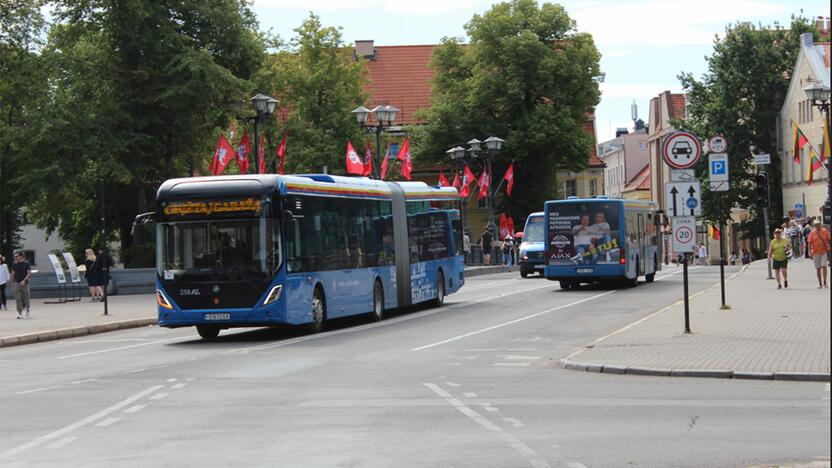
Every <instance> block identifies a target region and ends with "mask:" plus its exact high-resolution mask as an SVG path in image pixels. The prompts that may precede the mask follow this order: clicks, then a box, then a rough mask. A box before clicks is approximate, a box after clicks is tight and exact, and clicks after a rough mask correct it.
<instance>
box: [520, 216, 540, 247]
mask: <svg viewBox="0 0 832 468" xmlns="http://www.w3.org/2000/svg"><path fill="white" fill-rule="evenodd" d="M523 242H543V216H532V217H530V218H529V220H528V221H527V222H526V228H525V229H523Z"/></svg>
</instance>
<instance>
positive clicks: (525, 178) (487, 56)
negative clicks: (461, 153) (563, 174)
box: [414, 0, 601, 217]
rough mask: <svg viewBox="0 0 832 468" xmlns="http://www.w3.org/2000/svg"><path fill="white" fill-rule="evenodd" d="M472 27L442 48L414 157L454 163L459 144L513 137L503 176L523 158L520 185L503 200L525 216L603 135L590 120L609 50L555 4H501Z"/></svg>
mask: <svg viewBox="0 0 832 468" xmlns="http://www.w3.org/2000/svg"><path fill="white" fill-rule="evenodd" d="M465 29H466V32H467V33H468V37H469V38H470V43H469V44H467V45H463V44H461V43H460V41H459V40H458V39H453V38H445V39H443V41H442V44H441V45H440V46H439V47H437V49H436V50H435V51H434V54H433V57H432V59H431V65H432V67H433V68H434V69H435V70H436V75H435V77H434V80H433V83H432V90H431V107H430V109H429V110H428V111H427V112H426V113H424V114H422V116H423V117H424V118H425V119H426V121H427V124H426V125H425V126H424V127H422V128H417V129H414V131H415V133H416V135H415V139H416V141H418V143H419V146H418V151H417V153H416V155H415V156H416V158H417V162H418V161H429V162H439V161H441V162H444V163H448V160H447V157H446V156H445V151H447V150H448V148H450V147H452V146H456V145H459V144H463V145H464V143H465V142H466V141H467V140H469V139H471V138H479V139H483V138H484V137H487V136H490V135H496V136H499V137H502V138H504V139H505V140H506V143H505V146H504V149H503V151H502V152H500V153H499V154H498V155H497V159H496V160H495V163H494V171H493V172H494V179H495V182H499V179H500V177H502V174H503V172H504V171H505V169H506V168H507V167H508V164H509V162H510V161H512V160H515V161H516V164H515V181H516V182H515V186H514V191H513V192H512V196H511V198H504V199H503V204H504V208H505V209H506V211H507V212H508V213H509V214H510V215H512V216H514V217H519V216H523V215H525V214H527V213H529V212H531V211H536V210H539V209H540V207H542V206H543V202H544V201H545V200H547V199H550V198H553V197H554V196H555V194H556V190H555V172H556V171H557V170H559V169H569V170H575V171H580V170H582V169H584V168H585V167H586V164H587V159H588V155H589V153H590V151H591V148H592V145H593V143H594V142H593V137H592V136H591V135H589V134H587V133H586V132H585V130H584V128H585V125H586V122H587V118H588V115H589V114H590V113H591V112H592V111H593V109H594V107H595V105H596V104H598V102H599V98H600V91H599V89H598V78H599V77H600V73H601V72H600V67H599V60H600V54H599V53H598V50H597V49H596V47H595V44H594V42H593V40H592V37H591V36H590V35H589V34H586V33H581V32H578V31H577V29H576V25H575V22H574V21H573V20H572V19H571V18H570V17H569V15H568V14H567V12H566V10H565V9H564V8H563V7H562V6H560V5H557V4H552V3H543V4H542V5H540V6H538V4H537V2H535V1H534V0H512V1H511V2H504V3H499V4H496V5H494V6H493V7H492V8H491V10H489V11H487V12H486V13H485V14H483V15H482V16H480V15H475V16H474V17H473V18H472V19H471V21H470V22H469V23H468V24H467V25H466V26H465Z"/></svg>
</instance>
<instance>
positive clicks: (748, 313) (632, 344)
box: [561, 259, 830, 381]
mask: <svg viewBox="0 0 832 468" xmlns="http://www.w3.org/2000/svg"><path fill="white" fill-rule="evenodd" d="M713 268H716V267H713ZM789 273H790V281H789V288H788V289H781V290H777V289H776V287H777V284H776V282H775V281H773V280H767V279H765V278H766V276H767V272H766V262H765V261H758V262H754V263H752V264H751V265H750V266H749V267H748V269H746V270H745V271H742V272H740V273H738V274H737V275H736V276H735V277H734V278H733V279H731V280H726V302H727V303H728V304H729V305H730V306H731V307H732V309H731V310H720V291H719V285H718V284H717V285H716V286H715V287H711V288H709V289H707V290H705V291H702V292H701V293H698V294H696V295H694V296H692V297H691V299H690V328H691V332H692V333H691V334H689V335H686V334H684V333H683V332H684V309H683V304H682V303H681V301H679V303H676V304H673V305H672V306H670V307H668V308H666V309H664V310H662V311H659V312H657V313H655V314H653V315H650V316H648V317H646V318H644V319H642V320H640V321H638V322H635V323H633V324H631V325H629V326H628V327H625V328H624V329H622V330H619V331H618V332H615V333H613V334H612V335H609V336H607V337H604V338H602V339H600V340H598V341H596V342H595V343H593V344H591V345H588V346H587V349H585V350H582V351H580V352H578V353H575V354H573V355H571V356H569V357H567V358H565V359H563V360H561V365H563V366H565V367H567V368H569V369H577V370H588V371H594V372H607V373H617V374H621V373H628V374H642V375H672V376H694V377H727V378H731V377H733V378H758V379H783V380H823V381H829V380H830V374H829V357H830V346H829V345H830V333H829V326H830V303H829V290H828V289H817V279H816V277H815V270H814V266H813V264H812V262H811V260H805V259H798V260H795V261H792V262H790V264H789ZM680 288H681V286H680ZM680 293H681V291H680ZM680 295H681V294H680Z"/></svg>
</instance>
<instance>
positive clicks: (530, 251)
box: [519, 211, 546, 278]
mask: <svg viewBox="0 0 832 468" xmlns="http://www.w3.org/2000/svg"><path fill="white" fill-rule="evenodd" d="M545 219H546V218H545V217H544V213H543V212H542V211H538V212H536V213H532V214H530V215H529V217H528V218H526V226H525V227H524V228H523V242H522V243H521V244H520V261H519V265H520V276H522V277H523V278H525V277H527V276H529V275H530V274H531V273H540V274H541V275H542V274H543V257H544V250H545V249H544V248H543V246H544V243H543V235H544V232H543V231H544V230H545V227H546V223H545V222H543V221H544V220H545Z"/></svg>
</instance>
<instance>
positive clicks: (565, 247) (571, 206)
mask: <svg viewBox="0 0 832 468" xmlns="http://www.w3.org/2000/svg"><path fill="white" fill-rule="evenodd" d="M544 217H545V219H546V233H545V239H544V242H545V244H546V254H545V257H546V263H545V266H544V274H545V276H546V278H547V279H549V280H551V281H559V282H560V287H561V288H562V289H569V288H574V287H577V286H579V285H580V284H581V283H594V282H599V281H623V282H625V283H626V284H628V285H629V286H636V285H637V284H638V278H639V277H640V276H644V278H645V280H646V281H647V282H648V283H650V282H653V280H654V279H655V277H656V272H657V271H659V269H660V267H661V264H660V263H659V259H660V258H661V252H660V242H659V237H658V235H657V233H658V232H659V229H658V223H659V217H658V213H657V207H656V203H655V202H652V201H640V200H622V199H610V198H606V197H596V198H587V199H581V198H577V197H570V198H568V199H566V200H556V201H547V202H546V205H545V209H544Z"/></svg>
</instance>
